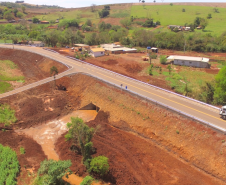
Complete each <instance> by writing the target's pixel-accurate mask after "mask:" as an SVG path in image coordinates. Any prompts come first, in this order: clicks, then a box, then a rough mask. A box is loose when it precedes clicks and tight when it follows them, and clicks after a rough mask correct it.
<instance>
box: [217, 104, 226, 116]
mask: <svg viewBox="0 0 226 185" xmlns="http://www.w3.org/2000/svg"><path fill="white" fill-rule="evenodd" d="M219 114H220V115H221V117H222V118H223V119H226V105H225V106H222V107H221V109H220V113H219Z"/></svg>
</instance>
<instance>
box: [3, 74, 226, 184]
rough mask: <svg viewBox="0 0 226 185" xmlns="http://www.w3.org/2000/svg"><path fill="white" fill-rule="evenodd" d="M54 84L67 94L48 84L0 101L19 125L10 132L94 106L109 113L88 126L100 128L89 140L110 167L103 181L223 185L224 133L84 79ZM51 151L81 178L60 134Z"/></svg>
mask: <svg viewBox="0 0 226 185" xmlns="http://www.w3.org/2000/svg"><path fill="white" fill-rule="evenodd" d="M59 84H62V85H64V86H65V87H66V88H67V91H56V90H53V88H52V83H48V84H44V85H42V86H39V87H36V88H34V89H32V90H28V91H25V92H22V93H19V94H17V95H14V96H11V97H7V98H4V99H1V101H0V103H8V104H10V105H11V107H12V108H15V110H16V115H17V116H18V122H17V123H15V124H14V126H13V128H16V129H19V128H29V127H31V126H34V125H37V124H41V123H42V124H45V123H46V121H48V120H51V119H53V118H54V119H57V118H60V117H61V116H63V115H67V114H68V113H70V112H72V111H74V110H78V109H79V108H82V107H84V106H86V105H88V104H90V103H93V104H95V105H97V106H98V107H99V108H100V110H101V111H103V112H108V114H105V113H103V112H100V113H99V115H98V116H97V118H96V119H95V120H94V121H91V122H89V125H90V126H96V125H98V124H100V125H101V129H100V130H99V132H98V133H97V134H96V135H95V137H94V138H93V143H94V147H96V148H97V153H96V154H94V156H96V155H106V156H107V157H108V158H109V162H110V166H111V167H110V173H109V175H108V176H107V177H105V180H106V181H108V182H110V183H112V184H211V185H216V184H226V175H225V174H226V173H225V172H226V166H225V164H226V145H225V141H226V137H225V135H223V134H221V133H218V132H216V131H214V130H212V129H210V128H208V127H206V126H203V125H201V124H199V123H196V122H195V121H192V120H189V119H186V118H184V117H182V116H180V115H177V114H176V113H174V112H171V111H169V110H166V109H164V108H162V107H158V106H156V105H154V104H152V103H151V102H146V101H145V100H142V99H138V98H137V97H135V96H132V95H130V94H127V93H125V92H121V90H120V89H115V88H113V87H112V86H108V85H107V84H104V83H102V82H100V81H98V80H96V79H94V78H91V77H89V76H85V75H82V74H77V75H74V76H72V77H63V78H61V79H59V80H57V85H59ZM61 101H62V102H64V103H61ZM54 102H55V103H54ZM58 102H59V103H58ZM36 104H37V106H36ZM24 107H27V108H24ZM29 107H31V111H30V112H29V111H28V108H29ZM25 111H28V113H25ZM32 120H33V121H32ZM2 128H3V127H2ZM3 145H4V142H3ZM26 150H29V149H26ZM30 150H32V148H30ZM56 150H57V151H58V154H59V156H60V158H61V157H62V158H61V159H72V163H73V166H72V169H73V171H74V172H75V173H77V174H79V175H86V170H85V168H84V166H83V165H81V156H78V155H76V154H75V153H73V152H71V151H70V143H66V142H65V139H64V136H62V137H61V138H60V139H59V140H58V141H57V142H56ZM60 150H61V151H60ZM62 151H64V152H63V153H62Z"/></svg>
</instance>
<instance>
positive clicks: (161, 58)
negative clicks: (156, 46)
mask: <svg viewBox="0 0 226 185" xmlns="http://www.w3.org/2000/svg"><path fill="white" fill-rule="evenodd" d="M166 61H167V58H166V56H165V55H161V56H160V63H161V64H166Z"/></svg>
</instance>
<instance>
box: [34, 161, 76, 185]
mask: <svg viewBox="0 0 226 185" xmlns="http://www.w3.org/2000/svg"><path fill="white" fill-rule="evenodd" d="M70 166H71V161H70V160H67V161H61V160H59V161H55V160H52V159H50V160H46V159H45V160H44V161H42V162H41V165H40V168H39V170H38V177H37V178H36V180H35V182H34V185H39V184H46V185H55V184H57V185H64V184H65V182H64V180H63V179H62V178H63V177H66V178H68V175H70V174H72V172H71V170H70V169H69V167H70Z"/></svg>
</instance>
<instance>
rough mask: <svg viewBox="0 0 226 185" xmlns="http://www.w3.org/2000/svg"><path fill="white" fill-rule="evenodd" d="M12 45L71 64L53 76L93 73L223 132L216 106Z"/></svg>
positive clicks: (225, 124)
mask: <svg viewBox="0 0 226 185" xmlns="http://www.w3.org/2000/svg"><path fill="white" fill-rule="evenodd" d="M0 47H5V48H11V49H12V48H13V46H12V45H0ZM14 49H22V50H26V51H29V52H34V53H38V54H40V55H43V56H46V57H48V58H51V59H53V60H56V61H59V62H61V63H63V64H66V65H68V66H70V68H69V69H68V70H67V71H65V72H63V73H61V74H59V75H57V76H56V78H57V79H58V78H61V77H63V76H66V75H70V74H74V73H78V72H82V73H86V74H88V75H91V76H93V77H96V78H99V79H102V80H104V81H107V82H109V83H111V84H114V85H116V86H118V87H119V88H122V89H123V90H124V91H129V92H133V93H135V94H138V95H141V96H142V97H144V98H147V99H151V100H153V101H157V102H159V103H160V104H164V105H166V106H168V108H169V109H171V108H172V109H174V110H177V111H179V112H181V113H185V114H188V116H190V117H193V119H197V120H201V122H203V123H204V124H207V125H209V126H211V127H214V128H216V129H218V130H220V131H222V132H226V121H225V120H223V119H222V118H220V116H219V109H218V108H216V107H213V106H208V105H205V104H202V103H201V102H198V101H196V100H191V99H187V98H184V97H181V96H178V95H176V94H173V93H169V92H166V91H164V90H161V89H158V88H155V87H152V86H150V85H148V84H145V83H143V82H140V81H137V80H134V79H131V78H127V77H125V76H122V75H120V74H117V73H114V72H110V71H108V70H104V69H102V68H99V67H96V66H93V65H89V64H86V63H82V62H79V61H76V60H73V59H70V58H67V57H65V56H63V55H60V54H59V53H55V52H52V51H48V50H45V49H43V48H39V47H28V46H14ZM52 80H53V77H50V78H47V79H44V80H41V81H38V82H35V83H32V84H29V85H26V86H23V87H21V88H18V89H15V90H13V91H10V92H7V93H4V94H0V98H4V97H6V96H10V95H12V94H15V93H19V92H22V91H25V90H27V89H31V88H33V87H36V86H38V85H41V84H44V83H47V82H50V81H52Z"/></svg>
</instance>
